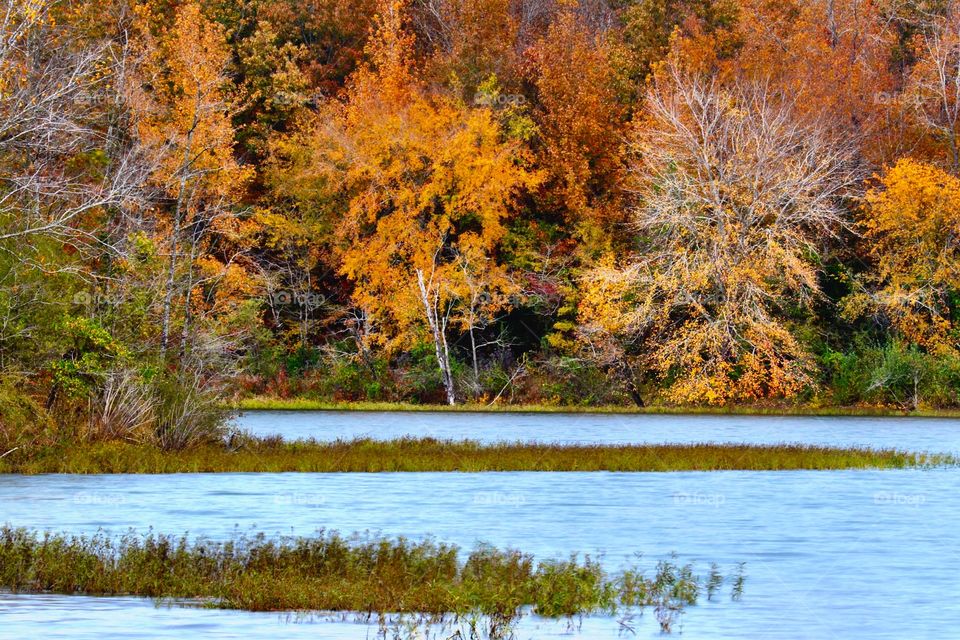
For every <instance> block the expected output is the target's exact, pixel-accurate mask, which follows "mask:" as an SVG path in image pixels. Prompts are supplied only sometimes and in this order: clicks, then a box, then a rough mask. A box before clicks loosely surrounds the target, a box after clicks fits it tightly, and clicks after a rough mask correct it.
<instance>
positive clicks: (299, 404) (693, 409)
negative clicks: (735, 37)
mask: <svg viewBox="0 0 960 640" xmlns="http://www.w3.org/2000/svg"><path fill="white" fill-rule="evenodd" d="M236 407H237V408H239V409H243V410H245V411H258V410H271V411H399V412H403V411H442V412H462V413H609V414H628V415H629V414H640V415H643V414H665V415H758V416H764V415H767V416H853V417H856V416H864V417H885V416H890V417H903V416H912V417H925V418H957V417H960V410H956V409H920V410H917V411H903V410H901V409H894V408H889V407H815V406H805V405H796V404H789V403H784V404H779V405H770V406H757V405H735V406H724V407H709V406H702V407H698V406H690V407H677V406H672V405H654V406H649V407H634V406H616V405H606V406H557V405H534V404H523V405H510V404H495V405H487V404H461V405H456V406H450V405H445V404H410V403H402V402H331V401H328V400H310V399H307V398H271V397H267V396H256V397H252V398H245V399H243V400H240V401H239V402H237V403H236Z"/></svg>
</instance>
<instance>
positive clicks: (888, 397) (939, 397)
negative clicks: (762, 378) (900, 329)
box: [821, 342, 960, 409]
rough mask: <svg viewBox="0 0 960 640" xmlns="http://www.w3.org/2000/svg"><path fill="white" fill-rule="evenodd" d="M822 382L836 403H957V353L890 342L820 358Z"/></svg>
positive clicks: (935, 405) (906, 405)
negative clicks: (822, 370)
mask: <svg viewBox="0 0 960 640" xmlns="http://www.w3.org/2000/svg"><path fill="white" fill-rule="evenodd" d="M821 365H822V366H823V369H824V383H825V386H826V387H827V389H828V392H829V394H830V396H831V400H832V401H833V402H834V403H836V404H839V405H851V404H857V403H868V404H876V405H883V406H896V407H899V408H902V409H918V408H921V407H930V408H947V407H956V406H958V405H960V358H958V357H957V356H954V355H949V354H930V353H927V352H925V351H922V350H921V349H919V348H918V347H916V346H906V345H904V344H902V343H899V342H892V343H890V344H887V345H885V346H865V345H862V344H858V345H857V348H855V349H854V350H852V351H850V352H847V353H840V352H836V351H828V352H827V353H826V354H825V355H824V356H822V357H821Z"/></svg>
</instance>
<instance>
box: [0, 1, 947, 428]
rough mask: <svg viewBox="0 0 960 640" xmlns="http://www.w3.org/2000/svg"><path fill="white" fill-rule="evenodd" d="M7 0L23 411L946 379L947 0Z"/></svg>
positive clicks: (186, 410) (726, 391)
mask: <svg viewBox="0 0 960 640" xmlns="http://www.w3.org/2000/svg"><path fill="white" fill-rule="evenodd" d="M0 11H2V16H3V20H2V22H0V380H2V382H0V410H2V411H5V412H6V413H7V414H8V416H10V415H13V414H14V413H15V412H16V411H17V410H20V411H40V410H43V411H44V412H46V414H48V415H49V416H51V420H53V421H54V422H56V421H61V422H62V421H63V420H64V419H67V420H68V421H71V420H72V421H74V422H76V421H78V420H79V421H81V422H84V423H85V424H86V423H94V422H95V423H97V424H100V425H101V428H105V429H108V428H109V427H108V426H104V425H109V424H112V423H114V422H117V420H118V418H117V412H120V411H126V414H125V415H126V417H125V418H124V420H125V421H126V422H125V424H127V425H128V426H129V425H130V424H133V423H138V422H139V421H150V420H159V423H162V424H167V425H184V424H195V423H202V422H203V421H204V420H214V419H215V413H216V412H215V410H214V407H215V406H218V405H219V404H220V403H221V402H222V401H223V399H224V398H226V397H229V396H231V395H236V394H253V393H262V394H270V395H279V396H286V395H307V396H315V397H318V398H329V399H334V400H412V401H417V402H449V403H451V404H453V403H457V402H464V401H470V402H540V403H549V404H603V403H637V404H644V403H651V402H652V403H672V404H713V405H724V404H731V403H757V402H759V403H763V402H774V403H777V402H798V401H799V402H807V403H817V404H836V405H852V404H876V405H884V406H898V407H905V408H917V407H919V406H935V407H942V406H955V405H958V404H960V352H958V349H960V329H958V326H957V324H956V323H955V321H956V320H958V317H957V314H958V311H960V298H958V292H960V271H958V266H960V251H958V249H960V8H958V6H957V5H956V4H955V3H954V2H952V1H950V0H931V1H927V0H897V1H894V0H788V1H786V2H779V1H778V2H770V1H768V0H582V1H579V2H578V1H577V0H209V1H207V2H198V1H196V0H144V1H142V2H136V1H133V0H108V1H106V2H100V1H98V2H94V1H92V0H59V1H58V0H2V7H0ZM4 398H5V399H4ZM4 407H6V409H4ZM17 407H19V409H17ZM130 407H139V409H138V410H139V411H140V413H136V414H135V415H130ZM157 416H160V418H158V417H157ZM124 420H120V422H123V421H124ZM0 423H2V420H0ZM131 428H132V427H131ZM161 431H163V429H161ZM187 431H188V432H189V431H190V429H189V428H188V429H187ZM164 433H166V436H165V437H170V438H174V440H176V439H177V438H182V437H185V438H189V433H187V434H186V435H184V434H183V433H181V432H180V431H178V430H177V429H174V428H173V427H170V430H169V433H167V432H164Z"/></svg>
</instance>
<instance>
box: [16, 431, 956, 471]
mask: <svg viewBox="0 0 960 640" xmlns="http://www.w3.org/2000/svg"><path fill="white" fill-rule="evenodd" d="M956 463H957V461H956V459H955V458H954V457H953V456H949V455H932V454H914V453H907V452H904V451H896V450H874V449H856V448H853V449H845V448H832V447H819V446H805V445H769V446H768V445H737V444H709V443H706V444H678V445H671V444H658V445H551V444H540V443H519V442H518V443H500V444H480V443H477V442H473V441H469V440H467V441H446V440H436V439H432V438H423V439H415V438H403V439H399V440H389V441H380V440H371V439H357V440H338V441H334V442H317V441H313V440H298V441H293V442H287V441H283V440H281V439H279V438H252V437H234V438H233V439H232V440H231V441H230V442H229V443H216V444H201V445H197V446H194V447H192V448H190V449H185V450H182V451H164V450H162V449H160V448H158V447H157V446H154V445H150V444H135V443H127V442H88V443H84V442H78V443H73V444H69V445H61V446H56V447H48V448H45V449H39V450H34V451H27V450H21V451H16V452H14V453H12V454H10V455H8V456H7V457H5V458H3V459H2V460H0V472H4V473H22V474H36V473H79V474H97V473H199V472H203V473H209V472H260V473H267V472H272V473H276V472H322V473H336V472H371V473H372V472H404V471H407V472H423V471H461V472H480V471H626V472H639V471H729V470H749V471H785V470H799V469H811V470H835V469H903V468H908V467H925V466H948V465H955V464H956Z"/></svg>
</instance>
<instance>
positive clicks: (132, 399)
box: [86, 369, 158, 441]
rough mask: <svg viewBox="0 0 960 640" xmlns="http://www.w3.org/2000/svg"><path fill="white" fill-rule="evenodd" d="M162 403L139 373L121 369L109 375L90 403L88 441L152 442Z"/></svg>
mask: <svg viewBox="0 0 960 640" xmlns="http://www.w3.org/2000/svg"><path fill="white" fill-rule="evenodd" d="M157 404H158V400H157V397H156V395H155V394H154V392H153V389H151V388H150V387H149V385H147V384H145V383H144V381H143V380H141V379H140V376H138V375H137V373H136V372H135V371H131V370H129V369H119V370H116V371H111V372H110V373H108V374H107V375H106V377H105V378H104V381H103V385H102V386H101V388H100V389H99V391H98V393H96V394H95V395H94V397H93V398H92V399H91V401H90V421H89V425H90V426H89V430H88V432H87V434H86V435H87V438H89V439H92V440H135V441H142V440H145V439H149V437H150V428H151V427H152V426H153V425H154V422H155V421H156V418H157Z"/></svg>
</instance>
